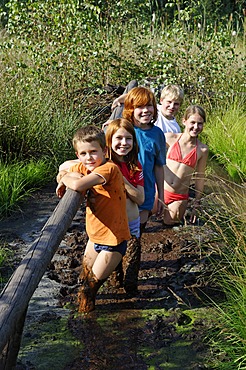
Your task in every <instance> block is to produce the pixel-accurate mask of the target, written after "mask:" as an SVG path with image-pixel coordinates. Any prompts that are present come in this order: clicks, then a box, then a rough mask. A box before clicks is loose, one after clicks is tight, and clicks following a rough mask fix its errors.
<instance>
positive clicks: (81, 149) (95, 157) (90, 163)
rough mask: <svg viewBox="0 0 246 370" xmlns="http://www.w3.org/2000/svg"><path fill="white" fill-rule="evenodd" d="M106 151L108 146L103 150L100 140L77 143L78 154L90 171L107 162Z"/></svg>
mask: <svg viewBox="0 0 246 370" xmlns="http://www.w3.org/2000/svg"><path fill="white" fill-rule="evenodd" d="M105 153H106V148H105V149H104V150H103V149H102V148H101V147H100V144H99V143H98V141H92V142H91V143H88V142H86V141H80V142H78V143H77V152H76V155H77V157H78V158H79V160H80V161H81V162H82V164H83V165H84V166H85V167H86V168H87V169H88V170H90V171H93V170H94V169H95V168H97V167H98V166H101V164H103V163H105Z"/></svg>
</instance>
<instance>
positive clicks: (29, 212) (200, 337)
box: [0, 184, 219, 370]
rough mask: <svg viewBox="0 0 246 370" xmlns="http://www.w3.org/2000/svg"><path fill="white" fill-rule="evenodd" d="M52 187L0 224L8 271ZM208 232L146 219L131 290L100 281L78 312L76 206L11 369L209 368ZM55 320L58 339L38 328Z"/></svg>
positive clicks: (211, 292)
mask: <svg viewBox="0 0 246 370" xmlns="http://www.w3.org/2000/svg"><path fill="white" fill-rule="evenodd" d="M54 189H55V185H54V184H52V185H51V186H50V187H47V188H46V189H44V190H43V191H40V192H38V193H37V194H35V196H33V197H32V198H31V199H30V200H29V201H28V202H27V204H26V206H25V207H23V211H22V213H21V214H16V215H15V216H14V217H13V216H11V217H10V218H8V219H7V220H3V221H1V222H0V227H1V229H0V230H1V231H0V237H1V240H2V241H3V240H5V242H6V243H9V246H10V248H12V249H13V250H14V251H15V255H16V256H17V257H16V258H15V259H14V262H13V264H12V267H11V268H12V270H14V268H15V266H16V265H17V264H18V260H20V258H22V256H23V255H24V254H25V253H26V250H27V249H28V246H29V245H30V243H31V242H32V241H33V240H34V239H35V237H36V236H37V235H38V233H39V231H40V229H41V228H42V226H43V225H44V223H45V222H46V220H47V219H48V218H49V217H50V215H51V213H52V211H53V210H54V208H55V206H56V204H57V202H58V200H57V198H56V196H55V193H54ZM209 238H210V233H209V230H207V228H206V224H204V225H203V226H189V225H187V226H184V227H175V228H173V229H163V225H162V223H161V222H160V220H157V219H156V218H155V217H154V216H152V217H151V219H150V220H149V222H148V224H147V228H146V232H145V233H144V234H143V237H142V242H141V245H142V256H141V268H140V273H139V287H138V294H137V295H136V296H135V297H130V296H128V295H127V294H126V293H125V292H124V289H123V288H117V287H115V286H113V285H112V283H111V282H110V279H109V280H108V281H106V282H105V283H104V285H103V286H102V287H101V288H100V290H99V292H98V295H97V299H96V310H95V311H93V312H91V313H90V314H87V315H81V314H80V315H79V314H78V313H77V307H76V294H77V288H78V286H77V278H78V275H79V272H80V267H81V259H82V255H83V252H84V248H85V244H86V241H87V235H86V232H85V230H84V205H82V206H81V207H80V209H79V210H78V213H77V215H76V216H75V218H74V221H73V223H72V224H71V226H70V228H69V229H68V231H67V233H66V235H65V237H64V240H63V241H62V243H61V245H60V247H59V248H58V250H57V252H56V254H55V256H54V258H53V260H52V262H51V264H50V266H49V268H48V270H47V272H46V274H45V276H44V278H43V279H42V280H41V282H40V286H39V288H38V289H37V291H36V292H35V294H34V297H33V298H32V300H31V302H30V305H29V309H28V314H27V318H26V323H25V328H24V333H23V342H22V347H21V350H20V355H19V359H18V366H17V369H46V370H49V369H54V370H55V369H59V370H62V369H64V370H75V369H89V370H97V369H98V370H99V369H100V370H101V369H109V370H116V369H117V370H118V369H119V370H121V369H122V370H127V369H136V370H142V369H143V370H145V369H146V370H147V369H150V370H152V369H176V370H185V369H187V370H191V369H212V368H210V367H209V366H208V365H207V363H208V362H207V359H208V358H209V356H211V354H210V350H209V347H208V345H207V344H206V342H205V341H204V339H205V337H206V335H207V332H208V330H209V329H210V328H211V327H212V325H213V310H212V308H211V301H210V300H209V298H208V297H218V295H219V292H218V291H216V288H215V287H214V286H213V282H212V279H211V275H212V271H211V264H210V257H211V254H212V253H213V251H212V250H211V249H210V248H209V246H208V243H207V241H208V240H209ZM64 318H65V324H64V326H63V328H62V330H64V333H63V334H62V335H61V336H60V333H59V330H60V329H59V328H57V327H56V328H55V329H50V328H49V329H47V328H48V327H47V326H45V329H43V330H45V332H42V330H41V329H39V326H40V327H42V325H46V324H47V323H48V324H49V323H50V322H51V321H52V320H53V321H54V322H55V323H56V324H57V323H58V322H63V323H64ZM64 327H65V329H64ZM40 330H41V332H40ZM52 330H54V331H55V332H52ZM48 331H49V333H48ZM65 331H66V334H65ZM67 331H68V332H69V340H68V339H66V335H67ZM48 334H49V336H48ZM50 338H51V339H50ZM58 338H59V340H58ZM62 338H63V339H64V340H63V339H62ZM71 338H72V340H71ZM71 343H72V344H71ZM42 349H43V350H44V351H43V352H42ZM49 351H50V352H51V353H50V354H49ZM60 352H62V353H61V354H60V355H59V356H58V357H59V358H57V357H56V353H60ZM40 353H42V354H40Z"/></svg>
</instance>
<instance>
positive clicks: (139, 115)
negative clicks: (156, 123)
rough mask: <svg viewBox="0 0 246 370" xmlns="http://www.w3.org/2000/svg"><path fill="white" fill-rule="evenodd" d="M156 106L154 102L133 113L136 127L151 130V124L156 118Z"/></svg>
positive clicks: (136, 109) (137, 108)
mask: <svg viewBox="0 0 246 370" xmlns="http://www.w3.org/2000/svg"><path fill="white" fill-rule="evenodd" d="M154 111H155V109H154V106H153V103H152V102H149V103H148V105H142V106H140V107H136V108H135V109H134V112H133V122H134V126H137V127H141V128H142V129H145V128H149V126H148V125H149V123H150V122H151V120H152V119H153V117H154Z"/></svg>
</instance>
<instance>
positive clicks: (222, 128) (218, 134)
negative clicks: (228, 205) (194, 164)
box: [205, 99, 246, 181]
mask: <svg viewBox="0 0 246 370" xmlns="http://www.w3.org/2000/svg"><path fill="white" fill-rule="evenodd" d="M223 108H224V110H223V109H221V110H220V109H215V110H213V111H212V112H211V113H210V114H209V118H208V123H207V126H206V129H205V132H206V135H207V138H208V139H207V140H208V144H209V148H210V150H211V152H212V153H213V154H214V156H215V157H216V159H217V160H218V161H219V162H220V163H221V164H222V165H224V166H225V168H226V170H227V172H228V173H229V175H230V176H231V178H232V179H234V180H237V181H238V180H241V181H243V180H245V178H246V144H245V143H246V131H245V123H246V121H245V113H246V112H245V99H242V100H241V101H240V100H238V99H237V100H236V101H235V102H231V104H225V106H224V107H223Z"/></svg>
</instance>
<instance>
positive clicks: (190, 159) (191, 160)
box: [167, 134, 197, 168]
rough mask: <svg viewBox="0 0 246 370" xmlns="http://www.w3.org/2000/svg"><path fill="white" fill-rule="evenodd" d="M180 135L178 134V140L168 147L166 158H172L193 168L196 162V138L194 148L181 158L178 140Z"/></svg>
mask: <svg viewBox="0 0 246 370" xmlns="http://www.w3.org/2000/svg"><path fill="white" fill-rule="evenodd" d="M181 136H182V134H181V135H180V136H179V138H178V140H177V141H176V142H175V143H174V144H173V145H172V146H171V148H170V149H169V152H168V155H167V158H168V159H172V160H173V161H176V162H179V163H184V164H186V165H187V166H190V167H192V168H195V167H196V163H197V140H196V146H195V148H193V149H192V150H191V151H190V153H188V154H187V155H186V156H185V157H184V158H182V153H181V150H180V145H179V140H180V138H181Z"/></svg>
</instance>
